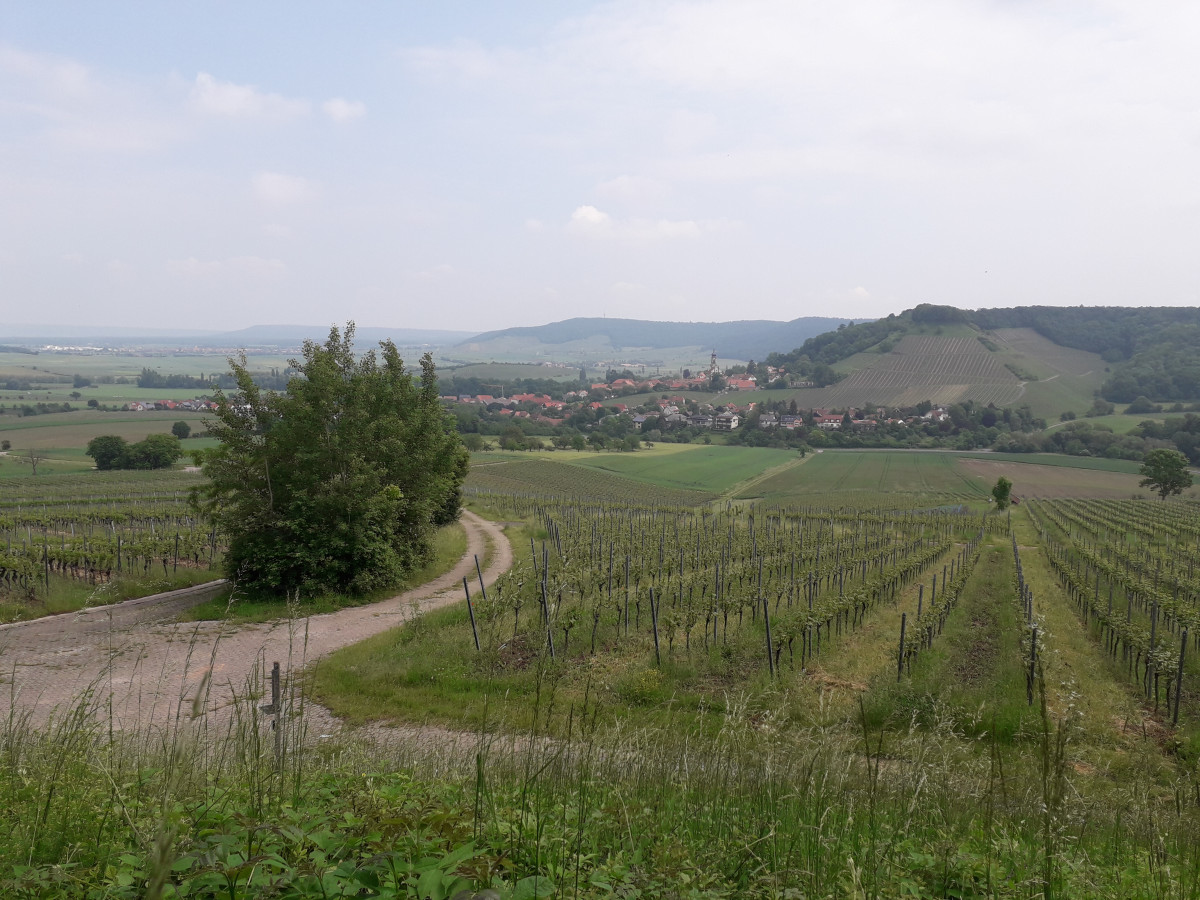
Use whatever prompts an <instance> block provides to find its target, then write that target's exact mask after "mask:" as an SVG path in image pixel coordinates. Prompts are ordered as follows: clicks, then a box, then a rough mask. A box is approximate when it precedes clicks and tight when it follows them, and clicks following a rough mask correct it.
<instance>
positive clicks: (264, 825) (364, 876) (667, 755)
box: [0, 686, 1200, 900]
mask: <svg viewBox="0 0 1200 900" xmlns="http://www.w3.org/2000/svg"><path fill="white" fill-rule="evenodd" d="M260 689H261V688H260ZM255 694H256V691H255V689H254V688H253V687H252V686H251V687H249V688H248V689H247V691H246V695H247V699H246V700H245V701H243V702H241V703H239V704H238V706H237V707H236V708H235V710H234V713H235V716H234V720H233V724H232V725H231V726H230V727H229V729H228V730H227V731H224V732H222V733H217V734H207V733H206V725H205V723H204V722H203V721H191V722H189V721H187V720H182V721H180V722H179V723H177V724H176V725H175V726H174V727H173V729H172V730H171V733H170V734H168V735H166V736H165V739H164V736H163V735H156V736H150V735H126V736H121V737H116V738H113V737H111V736H109V735H108V734H107V733H106V729H105V725H104V723H103V720H102V719H100V720H95V719H92V718H90V717H88V716H87V715H85V714H84V713H85V712H86V710H84V709H82V708H81V709H79V710H77V711H75V712H74V713H73V712H71V711H64V714H63V715H62V716H61V718H60V719H59V720H58V724H56V725H55V726H53V727H52V728H51V729H48V730H46V731H37V730H35V729H32V728H31V727H30V726H29V725H28V724H27V723H26V722H25V721H24V720H22V719H20V718H19V717H17V718H15V719H13V720H10V721H7V722H0V746H2V747H3V748H4V753H3V755H0V774H3V775H4V776H5V777H3V778H0V889H2V890H3V891H4V894H5V896H12V897H19V898H33V897H38V898H71V897H81V896H96V897H113V898H133V897H154V898H160V897H175V898H185V897H186V898H204V900H209V898H218V897H250V896H286V897H295V898H310V897H312V898H316V897H331V896H368V895H370V896H383V897H388V896H391V897H406V896H421V897H425V896H429V897H443V898H445V897H449V896H451V895H452V894H453V893H455V892H457V891H459V890H463V889H470V890H472V891H476V890H479V889H481V888H483V887H492V888H493V889H495V890H496V892H497V896H499V897H502V898H505V900H516V898H534V897H543V896H551V895H553V896H563V897H566V896H570V897H577V898H584V900H591V898H603V897H613V896H621V897H684V896H686V897H689V898H692V900H724V898H753V900H759V898H761V900H767V898H771V900H777V898H781V897H830V898H832V897H861V898H885V897H918V898H935V897H963V898H965V897H978V898H984V897H986V898H1005V900H1007V898H1014V900H1015V898H1022V900H1028V898H1034V897H1095V898H1105V900H1108V898H1112V900H1116V898H1121V900H1129V898H1136V900H1142V898H1144V900H1150V898H1166V897H1195V896H1196V895H1197V891H1198V890H1200V883H1198V882H1200V879H1198V877H1197V872H1198V871H1200V869H1198V866H1200V838H1198V835H1200V810H1198V809H1197V807H1196V806H1195V805H1193V804H1188V803H1177V802H1175V801H1174V799H1173V798H1162V797H1156V796H1154V795H1153V794H1150V793H1148V792H1146V791H1145V790H1144V789H1143V788H1144V785H1142V784H1141V783H1140V782H1139V781H1138V780H1137V779H1133V780H1131V781H1130V782H1128V783H1126V784H1121V785H1106V784H1103V783H1101V784H1091V783H1088V784H1086V785H1084V787H1086V788H1087V789H1086V790H1085V791H1080V790H1079V789H1078V788H1079V785H1076V784H1075V783H1073V781H1072V779H1073V775H1072V773H1071V772H1070V770H1069V768H1064V766H1063V765H1062V757H1061V755H1059V754H1057V753H1056V751H1055V750H1054V749H1053V748H1054V747H1056V746H1058V744H1059V742H1060V741H1061V740H1062V739H1063V738H1064V737H1065V735H1064V733H1063V732H1062V731H1061V730H1060V729H1059V728H1056V727H1055V726H1054V725H1053V724H1048V725H1047V730H1046V732H1045V734H1044V738H1045V741H1046V745H1047V747H1048V748H1049V750H1048V752H1047V753H1046V754H1045V755H1044V756H1043V757H1042V759H1039V758H1037V756H1036V755H1019V754H1018V753H1017V752H1016V751H1014V750H1013V749H1012V748H1005V747H1003V746H997V745H991V746H990V748H989V747H988V746H987V745H985V744H981V743H980V742H977V741H964V740H962V739H961V735H960V734H959V733H957V732H956V731H955V730H954V729H953V728H951V727H947V726H946V725H945V723H941V724H937V725H935V726H933V727H931V728H928V729H922V730H912V731H907V732H900V733H889V734H880V733H878V732H876V731H874V730H871V729H866V730H858V731H855V730H853V729H851V730H849V731H844V730H829V729H812V730H809V729H801V730H795V729H780V728H778V727H776V726H777V725H778V722H777V721H775V720H772V719H770V718H767V719H764V718H763V717H762V716H761V715H759V714H749V713H748V711H747V710H745V709H744V708H739V707H733V708H731V709H730V710H729V712H728V713H727V715H726V716H725V718H724V727H723V728H722V730H721V732H720V734H719V735H717V736H715V737H713V738H703V739H701V738H702V736H701V735H698V734H696V733H695V732H693V731H690V730H689V729H687V728H686V727H679V723H669V724H668V725H667V726H666V727H663V728H661V729H650V730H638V731H612V732H609V731H605V730H604V729H602V728H596V727H595V725H594V718H593V708H592V707H591V706H590V705H588V706H582V707H580V708H578V710H577V716H576V718H575V727H574V728H573V730H572V731H571V733H570V735H569V736H564V739H563V740H561V741H547V740H544V739H542V736H541V734H540V732H538V731H537V730H536V729H534V730H533V732H532V733H531V734H530V735H528V737H527V738H526V739H524V740H523V741H511V742H509V741H489V740H487V739H480V738H479V736H471V735H467V736H465V737H464V738H462V739H460V740H459V741H457V742H456V741H455V739H454V738H453V737H448V736H446V735H438V734H436V733H428V734H425V735H419V736H416V737H414V738H412V739H407V740H405V739H401V740H399V741H398V742H397V743H395V744H393V745H391V746H387V747H381V746H376V745H370V744H358V743H353V742H346V741H341V740H331V741H315V742H307V741H305V732H304V728H305V725H304V717H303V715H301V714H296V715H289V716H288V717H287V718H286V720H285V722H286V723H287V724H286V726H285V727H286V732H285V734H284V738H283V740H282V741H281V742H280V744H279V747H280V749H279V751H278V752H276V750H275V749H274V742H273V741H272V739H271V734H272V732H271V729H270V725H269V722H267V721H266V719H265V717H263V716H262V715H261V714H259V712H258V711H257V708H256V702H257V701H256V700H255V699H253V697H254V696H255ZM298 701H299V698H297V697H292V698H291V699H290V703H291V708H296V707H297V703H298ZM546 701H547V693H546V692H544V691H543V692H539V694H538V695H537V697H536V698H535V699H534V700H533V701H532V706H533V707H534V712H535V715H534V719H535V720H536V719H538V718H540V716H539V715H538V714H537V711H538V710H539V709H540V707H541V705H542V704H544V703H545V702H546ZM981 751H982V752H981ZM1047 763H1048V764H1047Z"/></svg>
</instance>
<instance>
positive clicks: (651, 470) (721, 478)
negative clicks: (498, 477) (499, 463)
mask: <svg viewBox="0 0 1200 900" xmlns="http://www.w3.org/2000/svg"><path fill="white" fill-rule="evenodd" d="M798 458H799V457H798V454H796V453H795V451H792V450H771V449H765V448H761V447H756V448H751V447H715V446H702V445H699V444H660V445H658V446H656V447H655V448H654V449H653V450H649V451H640V452H638V453H620V454H609V453H606V454H600V455H595V454H581V455H579V456H578V457H576V458H575V459H572V460H570V463H571V464H572V465H576V466H586V467H588V468H592V469H600V470H602V471H605V472H611V473H613V474H615V475H620V476H621V477H623V478H628V479H631V480H633V481H641V482H645V483H646V484H653V485H658V486H661V487H671V488H678V489H682V490H693V491H709V492H714V493H718V494H720V493H724V492H725V491H727V490H729V489H730V488H732V487H733V486H734V485H736V484H738V483H739V482H741V481H745V480H747V479H749V478H753V477H755V476H757V475H761V474H762V473H763V472H765V471H766V470H767V469H770V468H773V467H775V466H779V465H783V464H784V463H789V462H792V461H794V460H797V459H798Z"/></svg>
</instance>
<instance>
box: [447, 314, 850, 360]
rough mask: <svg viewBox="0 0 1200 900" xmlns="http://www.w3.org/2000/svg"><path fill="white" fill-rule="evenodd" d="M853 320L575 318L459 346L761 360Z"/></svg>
mask: <svg viewBox="0 0 1200 900" xmlns="http://www.w3.org/2000/svg"><path fill="white" fill-rule="evenodd" d="M851 321H852V320H850V319H837V318H828V317H824V316H806V317H803V318H799V319H793V320H792V321H790V322H774V321H769V320H765V319H755V320H742V321H737V322H653V321H643V320H641V319H604V318H599V319H598V318H575V319H566V320H564V321H562V322H551V323H550V324H548V325H536V326H527V327H519V328H504V329H502V330H499V331H488V332H485V333H483V334H478V335H475V336H474V337H473V338H470V339H469V340H467V341H462V342H461V343H460V344H459V345H458V346H459V347H460V348H462V349H469V350H470V352H472V353H475V354H487V353H488V351H489V349H491V348H495V349H497V350H509V349H511V348H513V347H514V346H527V347H530V348H532V347H538V348H539V349H541V350H543V351H544V350H546V349H547V348H549V347H553V346H556V345H558V346H562V345H572V347H573V349H579V345H581V344H588V345H593V346H595V347H596V349H597V350H598V351H599V350H601V349H604V350H611V351H622V350H629V349H654V350H661V349H668V348H677V347H701V348H712V349H714V350H716V351H717V353H718V354H719V355H720V356H721V357H722V358H727V359H743V360H749V359H762V358H763V357H765V356H766V355H767V354H768V353H770V352H771V351H772V350H775V349H778V348H779V347H786V346H788V344H789V343H791V344H792V345H798V344H801V343H803V342H804V341H806V340H808V339H809V338H811V337H814V336H815V335H818V334H821V333H822V332H826V331H829V330H831V329H834V328H837V327H838V326H839V325H846V324H847V323H849V322H851Z"/></svg>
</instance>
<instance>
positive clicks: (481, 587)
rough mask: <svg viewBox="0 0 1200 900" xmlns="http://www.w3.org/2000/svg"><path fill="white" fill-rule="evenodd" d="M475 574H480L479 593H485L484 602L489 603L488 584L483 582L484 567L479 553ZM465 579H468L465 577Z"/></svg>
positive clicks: (476, 556)
mask: <svg viewBox="0 0 1200 900" xmlns="http://www.w3.org/2000/svg"><path fill="white" fill-rule="evenodd" d="M475 574H476V575H478V576H479V593H480V594H482V595H483V602H484V603H487V585H486V584H484V583H483V569H482V568H480V566H479V555H478V554H476V555H475ZM463 581H466V579H465V578H464V579H463Z"/></svg>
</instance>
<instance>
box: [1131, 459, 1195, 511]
mask: <svg viewBox="0 0 1200 900" xmlns="http://www.w3.org/2000/svg"><path fill="white" fill-rule="evenodd" d="M1140 474H1141V475H1143V476H1145V477H1143V478H1142V480H1141V481H1139V482H1138V484H1140V485H1141V486H1142V487H1150V488H1154V490H1156V491H1158V495H1159V496H1160V497H1161V498H1162V499H1163V500H1166V499H1167V496H1168V495H1169V494H1182V493H1183V491H1184V489H1185V488H1190V487H1191V486H1192V473H1191V472H1189V471H1188V460H1187V457H1186V456H1184V455H1183V454H1182V453H1180V452H1179V451H1178V450H1167V449H1166V448H1163V447H1160V448H1158V449H1157V450H1151V451H1150V452H1149V453H1147V454H1146V455H1145V457H1143V459H1142V468H1141V471H1140Z"/></svg>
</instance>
